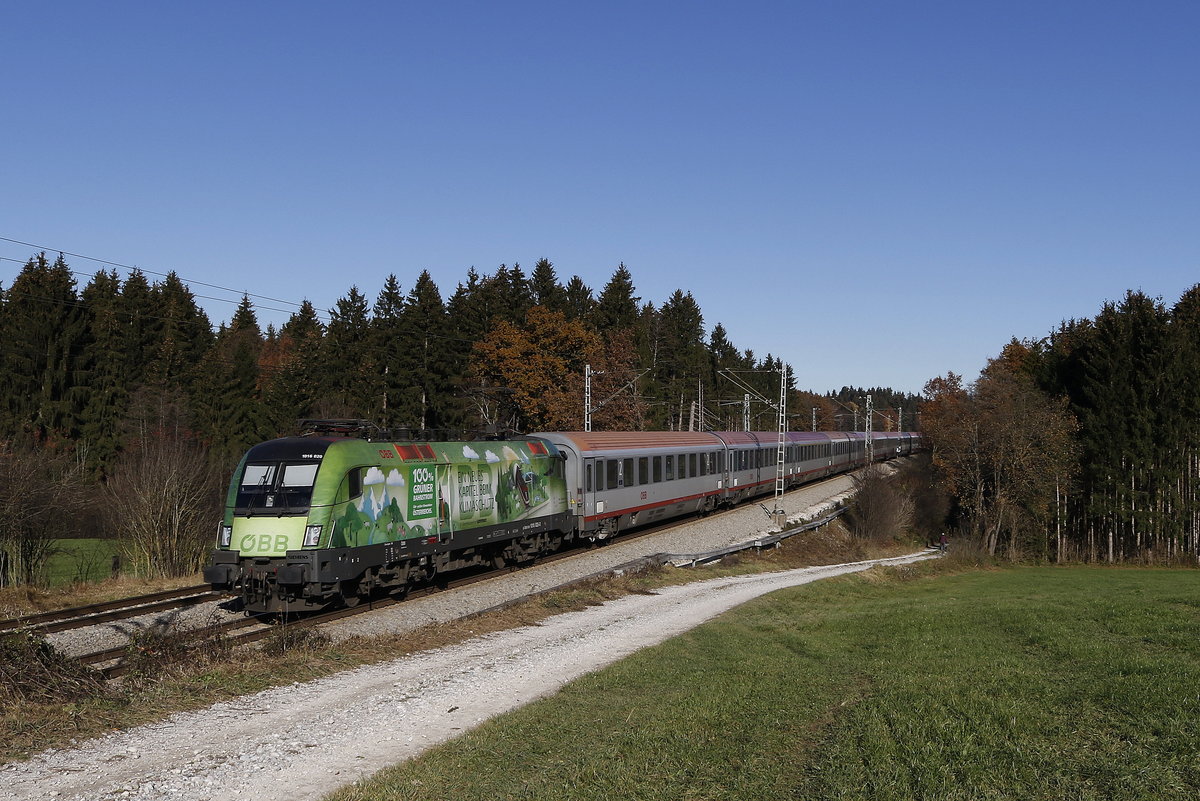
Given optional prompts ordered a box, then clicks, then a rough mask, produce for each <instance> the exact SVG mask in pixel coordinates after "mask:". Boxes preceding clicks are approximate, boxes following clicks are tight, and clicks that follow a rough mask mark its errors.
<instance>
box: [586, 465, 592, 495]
mask: <svg viewBox="0 0 1200 801" xmlns="http://www.w3.org/2000/svg"><path fill="white" fill-rule="evenodd" d="M586 473H587V480H586V481H585V482H584V487H586V488H587V491H588V492H591V491H592V463H591V462H588V464H587V470H586Z"/></svg>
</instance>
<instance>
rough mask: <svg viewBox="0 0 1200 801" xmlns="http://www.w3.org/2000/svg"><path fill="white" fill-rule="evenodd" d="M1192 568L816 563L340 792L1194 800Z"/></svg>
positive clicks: (1197, 695) (1198, 760) (343, 796)
mask: <svg viewBox="0 0 1200 801" xmlns="http://www.w3.org/2000/svg"><path fill="white" fill-rule="evenodd" d="M1198 796H1200V571H1189V570H1137V569H1102V568H1020V569H1006V570H992V571H986V572H972V573H965V574H959V575H940V576H939V575H931V576H922V575H918V577H916V578H912V579H909V580H900V579H896V578H887V577H886V576H882V575H881V574H874V573H873V574H869V575H864V576H856V577H849V578H845V579H838V580H834V581H824V582H818V583H816V584H811V585H807V586H805V587H801V588H797V589H794V590H789V591H785V592H780V593H776V594H774V595H772V596H768V597H766V598H763V599H760V600H759V601H757V602H754V603H751V604H747V605H745V606H743V607H741V608H739V609H736V610H734V611H733V612H731V613H729V614H727V615H724V616H723V617H721V618H720V619H718V620H717V621H714V622H711V623H709V624H706V625H704V626H701V627H700V628H698V629H696V630H695V631H693V632H691V633H689V634H687V635H685V636H682V637H679V638H676V639H674V640H671V641H669V642H667V643H664V644H663V645H661V646H658V647H656V648H652V649H648V650H646V651H643V652H641V653H639V654H637V655H635V656H634V657H631V658H629V659H626V660H624V661H622V662H620V663H618V664H616V665H614V666H612V667H611V668H609V669H606V670H604V671H601V672H599V673H596V674H593V675H591V676H587V677H585V678H583V679H581V680H578V681H576V682H573V683H572V684H570V685H568V686H567V687H565V688H564V689H563V690H562V691H561V692H560V693H558V694H557V695H556V696H554V697H552V698H549V699H546V700H544V701H541V702H538V703H535V704H532V705H530V706H527V707H525V708H523V709H520V710H517V711H515V712H513V713H511V714H508V715H505V716H502V717H501V718H498V719H496V720H494V721H492V722H490V723H488V724H485V725H484V726H483V727H481V728H480V729H478V730H476V731H474V732H471V733H469V734H467V735H465V736H464V737H462V738H461V739H459V740H457V741H455V742H453V743H450V744H448V745H446V746H443V747H441V748H439V749H437V750H435V751H432V752H430V753H429V754H427V755H426V756H425V757H423V758H421V759H419V760H417V761H415V762H410V763H406V764H404V765H401V766H399V767H396V768H393V769H390V770H387V771H384V772H383V773H381V774H379V775H377V776H376V777H375V779H373V780H371V781H369V782H367V783H365V784H363V785H360V786H355V787H352V788H348V789H346V790H344V791H341V792H339V793H336V794H335V795H334V796H332V797H331V798H333V799H336V800H337V801H364V800H366V799H372V800H377V799H447V798H454V799H487V800H488V801H494V800H495V799H597V801H599V800H600V799H617V798H621V799H634V798H636V799H784V798H788V799H851V798H854V799H858V798H862V799H908V798H923V799H1022V800H1023V801H1024V800H1027V799H1055V800H1056V801H1059V800H1061V799H1189V800H1191V799H1195V798H1197V797H1198Z"/></svg>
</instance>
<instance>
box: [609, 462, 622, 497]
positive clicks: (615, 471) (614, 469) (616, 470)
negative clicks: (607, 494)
mask: <svg viewBox="0 0 1200 801" xmlns="http://www.w3.org/2000/svg"><path fill="white" fill-rule="evenodd" d="M619 486H621V460H620V459H609V460H608V488H609V489H610V490H612V489H616V488H617V487H619Z"/></svg>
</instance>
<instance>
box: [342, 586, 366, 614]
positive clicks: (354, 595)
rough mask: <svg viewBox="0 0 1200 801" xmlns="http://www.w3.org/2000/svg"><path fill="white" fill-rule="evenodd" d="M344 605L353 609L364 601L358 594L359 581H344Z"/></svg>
mask: <svg viewBox="0 0 1200 801" xmlns="http://www.w3.org/2000/svg"><path fill="white" fill-rule="evenodd" d="M341 592H342V604H344V605H345V607H346V608H347V609H353V608H354V607H356V606H358V605H359V603H360V602H361V601H362V596H361V595H359V594H358V582H357V581H343V582H342V586H341Z"/></svg>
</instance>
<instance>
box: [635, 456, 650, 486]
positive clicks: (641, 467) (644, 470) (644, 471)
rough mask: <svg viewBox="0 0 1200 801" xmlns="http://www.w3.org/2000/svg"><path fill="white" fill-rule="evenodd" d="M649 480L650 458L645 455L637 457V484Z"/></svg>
mask: <svg viewBox="0 0 1200 801" xmlns="http://www.w3.org/2000/svg"><path fill="white" fill-rule="evenodd" d="M649 481H650V460H649V459H647V458H646V457H645V456H642V457H639V458H638V485H639V486H640V485H642V484H645V483H647V482H649Z"/></svg>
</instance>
